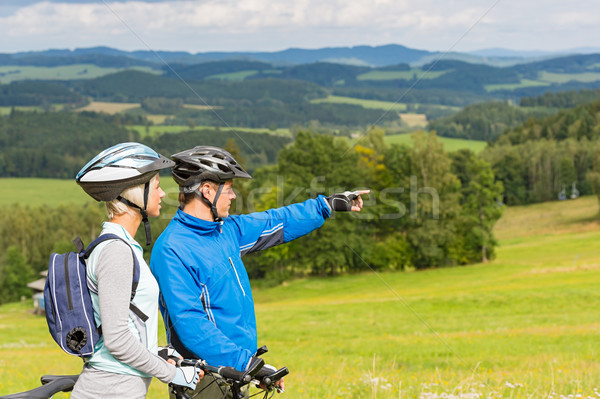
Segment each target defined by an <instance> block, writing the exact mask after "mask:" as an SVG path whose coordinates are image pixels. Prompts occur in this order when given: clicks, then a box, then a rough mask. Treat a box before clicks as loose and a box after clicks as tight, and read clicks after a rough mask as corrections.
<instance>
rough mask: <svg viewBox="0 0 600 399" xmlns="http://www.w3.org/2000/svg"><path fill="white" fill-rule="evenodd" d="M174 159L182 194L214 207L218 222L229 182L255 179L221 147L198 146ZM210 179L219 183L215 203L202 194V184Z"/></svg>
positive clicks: (178, 154) (214, 215) (175, 172)
mask: <svg viewBox="0 0 600 399" xmlns="http://www.w3.org/2000/svg"><path fill="white" fill-rule="evenodd" d="M171 158H172V159H173V160H174V161H175V166H174V167H173V171H172V174H173V179H174V180H175V181H176V182H177V184H179V191H181V192H183V193H194V194H196V195H198V196H199V197H200V199H201V200H202V201H203V202H204V203H205V204H206V205H208V207H209V208H210V211H211V213H212V215H213V219H214V221H215V222H219V221H221V217H220V216H219V214H218V212H217V206H216V204H217V200H218V199H219V196H220V195H221V191H222V190H223V185H224V184H225V182H226V181H227V180H231V179H235V178H241V179H251V178H252V176H250V174H249V173H248V172H246V171H245V170H244V168H242V167H241V166H240V164H239V163H237V161H236V160H235V159H234V158H233V157H232V156H231V154H230V153H228V152H227V151H225V150H224V149H222V148H218V147H208V146H196V147H194V148H191V149H189V150H185V151H181V152H178V153H177V154H173V155H171ZM207 180H209V181H213V182H215V183H218V184H219V188H218V189H217V192H216V194H215V198H214V199H213V201H212V202H211V201H210V200H209V199H208V198H206V197H205V196H204V194H202V193H200V192H199V191H198V187H199V186H200V185H201V184H202V182H204V181H207Z"/></svg>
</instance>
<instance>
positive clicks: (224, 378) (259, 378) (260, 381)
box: [0, 346, 289, 399]
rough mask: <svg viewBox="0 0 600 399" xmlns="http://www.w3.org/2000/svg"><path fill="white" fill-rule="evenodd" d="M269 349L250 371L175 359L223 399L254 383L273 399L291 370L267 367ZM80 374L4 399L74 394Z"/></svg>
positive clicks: (176, 390) (184, 396) (238, 397)
mask: <svg viewBox="0 0 600 399" xmlns="http://www.w3.org/2000/svg"><path fill="white" fill-rule="evenodd" d="M266 352H267V349H266V347H264V346H263V347H261V348H260V349H259V350H258V351H257V357H256V358H255V359H254V360H253V362H251V364H250V365H249V366H248V368H247V370H246V371H239V370H236V369H234V368H233V367H215V366H211V365H209V364H208V363H206V362H205V361H204V360H200V359H179V358H173V360H175V361H176V362H177V364H178V365H179V366H193V367H196V368H198V369H201V370H203V371H204V373H205V375H204V378H212V379H213V380H212V381H211V383H210V384H213V383H215V384H217V385H218V386H219V387H221V385H223V386H225V388H221V392H223V398H225V397H227V395H228V394H229V392H231V393H232V396H233V398H234V399H242V398H244V393H243V390H242V388H243V387H245V386H246V385H249V384H251V383H254V384H256V385H257V386H259V387H260V389H262V391H260V392H258V393H256V394H254V395H252V396H256V395H260V394H261V393H264V396H263V398H265V399H266V398H270V397H272V396H273V395H274V393H275V391H277V390H278V388H277V387H276V386H275V383H276V382H277V381H279V380H281V379H282V378H283V377H285V376H286V375H287V374H289V370H288V369H287V367H283V368H281V369H279V370H275V371H274V370H273V369H272V368H270V367H265V362H264V360H263V359H261V358H260V357H258V356H260V355H262V354H263V353H266ZM78 377H79V375H78V374H76V375H44V376H42V377H41V378H40V382H41V383H42V386H40V387H37V388H34V389H31V390H28V391H23V392H19V393H15V394H10V395H5V396H0V399H51V398H52V397H53V396H54V395H56V394H57V393H59V392H70V391H72V390H73V387H74V386H75V383H76V382H77V378H78ZM169 391H170V392H172V393H173V394H174V395H175V397H176V398H177V399H193V396H190V394H188V391H190V389H188V388H185V387H182V386H179V385H173V384H169Z"/></svg>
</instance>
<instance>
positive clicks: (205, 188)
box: [198, 183, 212, 198]
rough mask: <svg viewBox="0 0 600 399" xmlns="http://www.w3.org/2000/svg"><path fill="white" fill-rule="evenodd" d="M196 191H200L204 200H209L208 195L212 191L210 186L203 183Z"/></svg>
mask: <svg viewBox="0 0 600 399" xmlns="http://www.w3.org/2000/svg"><path fill="white" fill-rule="evenodd" d="M198 190H200V192H201V193H202V194H203V195H204V197H205V198H209V197H210V193H211V191H212V187H211V185H210V184H208V183H204V184H203V185H201V186H200V188H199V189H198Z"/></svg>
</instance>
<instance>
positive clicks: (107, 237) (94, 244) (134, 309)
mask: <svg viewBox="0 0 600 399" xmlns="http://www.w3.org/2000/svg"><path fill="white" fill-rule="evenodd" d="M78 238H79V237H77V238H76V239H75V240H73V242H75V241H76V240H77V239H78ZM108 240H120V241H123V242H124V243H125V244H127V246H128V247H129V248H130V249H131V255H132V256H133V282H132V284H131V297H130V299H129V301H130V302H129V309H131V311H132V312H133V313H135V314H136V316H137V317H139V318H140V319H141V320H142V321H144V322H145V321H146V320H148V316H147V315H146V314H145V313H144V312H142V311H141V310H140V308H138V307H137V306H135V305H134V304H133V298H134V297H135V292H136V291H137V287H138V284H139V281H140V264H139V262H138V260H137V257H136V256H135V253H134V252H133V248H132V247H131V245H129V243H128V242H127V241H125V240H124V239H123V238H121V237H119V236H118V235H116V234H102V235H101V236H99V237H98V238H96V239H95V240H94V241H92V243H91V244H90V245H89V246H88V247H87V248H86V249H85V251H79V246H78V243H76V242H75V246H76V247H77V250H78V251H79V253H80V256H81V257H83V259H87V258H89V257H90V255H91V254H92V251H93V250H94V249H95V248H96V247H97V246H98V245H99V244H100V243H103V242H104V241H108ZM79 242H81V239H79ZM81 248H83V243H81Z"/></svg>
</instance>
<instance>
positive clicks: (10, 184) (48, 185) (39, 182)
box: [0, 165, 177, 207]
mask: <svg viewBox="0 0 600 399" xmlns="http://www.w3.org/2000/svg"><path fill="white" fill-rule="evenodd" d="M82 166H83V165H82ZM160 184H161V187H162V188H163V190H165V192H171V191H177V189H176V184H175V181H174V180H173V179H171V178H169V177H168V176H166V177H164V178H163V177H162V176H161V179H160ZM0 187H2V196H0V206H3V205H11V204H14V203H17V202H19V201H25V200H26V203H27V205H29V206H32V207H37V206H44V205H45V206H56V205H59V204H60V205H66V204H82V203H86V202H93V201H94V200H93V199H92V198H90V197H89V196H88V195H87V194H86V193H85V192H84V191H83V190H82V189H81V187H79V186H78V185H77V183H75V177H73V179H40V178H15V179H13V178H0ZM21 204H22V205H24V204H25V203H24V202H21Z"/></svg>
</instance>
